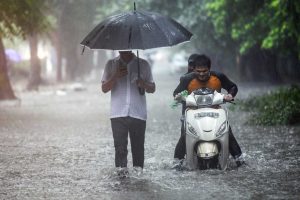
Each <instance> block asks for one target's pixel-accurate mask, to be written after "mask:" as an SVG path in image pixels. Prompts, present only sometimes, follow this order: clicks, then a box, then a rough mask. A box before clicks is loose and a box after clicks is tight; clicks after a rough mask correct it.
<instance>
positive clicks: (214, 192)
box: [0, 76, 300, 200]
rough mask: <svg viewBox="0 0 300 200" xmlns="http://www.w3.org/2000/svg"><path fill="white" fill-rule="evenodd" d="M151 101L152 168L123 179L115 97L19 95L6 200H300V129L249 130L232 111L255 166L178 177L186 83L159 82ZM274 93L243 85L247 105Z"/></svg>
mask: <svg viewBox="0 0 300 200" xmlns="http://www.w3.org/2000/svg"><path fill="white" fill-rule="evenodd" d="M155 79H156V82H157V92H156V93H155V94H150V95H147V103H148V121H147V130H146V141H145V168H144V171H143V173H142V174H139V173H136V172H135V171H134V170H133V169H132V168H131V167H130V166H132V159H131V153H130V152H131V151H130V145H129V146H128V148H129V154H128V160H129V163H128V166H129V173H130V175H129V177H127V178H124V179H120V178H119V177H118V176H116V172H115V169H114V148H113V138H112V133H111V128H110V121H109V119H108V115H109V98H110V95H109V94H103V93H101V92H100V86H99V85H96V84H87V85H86V87H87V90H84V91H80V92H75V91H74V90H71V89H68V88H67V89H66V90H60V91H57V90H56V89H57V88H55V89H54V88H46V89H44V90H41V91H40V92H39V93H34V92H32V93H19V94H17V95H18V96H19V97H21V99H22V102H21V104H20V105H11V104H9V105H3V104H2V105H0V138H1V139H0V199H109V200H110V199H128V200H129V199H130V200H131V199H146V200H150V199H170V200H171V199H172V200H173V199H212V198H213V199H299V196H300V167H299V165H300V127H299V126H290V127H288V126H276V127H264V126H248V125H247V126H246V125H243V123H244V122H245V121H246V120H247V115H248V114H247V113H241V112H239V111H235V112H230V122H231V124H232V129H233V132H234V134H235V137H236V138H237V140H238V142H239V143H240V146H241V148H242V150H243V153H244V156H245V159H246V162H247V166H243V167H241V168H236V167H235V165H234V163H233V161H232V160H231V161H230V166H229V169H227V170H226V171H219V170H207V171H175V170H172V169H171V166H172V161H173V152H174V148H175V145H176V143H177V140H178V138H179V135H180V121H179V118H180V112H181V109H180V107H179V108H178V109H171V108H170V106H169V105H170V104H171V102H172V92H173V89H174V88H175V87H176V85H177V83H178V77H174V76H155ZM263 89H265V90H267V89H268V88H262V87H257V86H256V87H246V86H243V85H242V86H240V92H239V94H238V96H237V98H244V97H246V96H247V95H249V94H250V93H251V94H252V93H255V92H257V91H261V90H263Z"/></svg>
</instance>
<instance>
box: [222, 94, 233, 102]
mask: <svg viewBox="0 0 300 200" xmlns="http://www.w3.org/2000/svg"><path fill="white" fill-rule="evenodd" d="M224 100H225V101H227V102H229V101H232V100H233V96H232V95H231V94H226V95H224Z"/></svg>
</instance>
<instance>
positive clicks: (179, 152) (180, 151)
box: [174, 121, 242, 160]
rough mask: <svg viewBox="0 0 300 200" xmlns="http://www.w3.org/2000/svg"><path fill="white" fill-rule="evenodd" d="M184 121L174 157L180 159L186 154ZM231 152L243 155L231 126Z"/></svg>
mask: <svg viewBox="0 0 300 200" xmlns="http://www.w3.org/2000/svg"><path fill="white" fill-rule="evenodd" d="M183 123H184V122H183V121H182V122H181V136H180V138H179V140H178V142H177V145H176V147H175V152H174V158H178V159H180V160H181V159H184V156H185V154H186V144H185V131H184V124H183ZM229 153H230V154H231V155H232V156H233V157H234V158H236V157H239V156H240V155H242V151H241V148H240V145H239V144H238V142H237V141H236V139H235V137H234V135H233V133H232V130H231V127H230V126H229Z"/></svg>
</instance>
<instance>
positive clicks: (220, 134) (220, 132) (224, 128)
mask: <svg viewBox="0 0 300 200" xmlns="http://www.w3.org/2000/svg"><path fill="white" fill-rule="evenodd" d="M225 130H226V122H224V123H223V124H222V125H221V126H220V128H219V130H218V131H217V133H216V137H220V136H222V135H224V133H225Z"/></svg>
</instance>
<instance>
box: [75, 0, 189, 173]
mask: <svg viewBox="0 0 300 200" xmlns="http://www.w3.org/2000/svg"><path fill="white" fill-rule="evenodd" d="M192 35H193V34H192V33H191V32H189V31H188V30H187V29H185V28H184V27H183V26H182V25H181V24H179V23H178V22H176V21H175V20H173V19H172V18H170V17H166V16H163V15H161V14H159V13H155V12H149V11H138V10H136V6H135V3H134V10H133V11H129V12H124V13H123V12H122V13H119V14H116V15H112V16H110V17H107V18H106V19H104V20H103V21H102V22H100V23H99V24H98V25H97V26H96V27H95V28H94V29H93V30H92V31H91V32H90V33H89V34H88V35H87V36H86V37H85V38H84V39H83V41H82V42H81V43H80V44H81V45H83V46H84V47H86V46H87V47H89V48H90V49H107V50H122V51H119V53H120V56H119V57H117V58H114V59H112V60H110V61H108V62H107V64H106V67H105V70H104V74H103V77H102V91H103V92H108V91H111V116H110V118H111V126H112V131H113V137H114V145H115V153H116V154H115V156H116V157H115V164H116V167H121V168H125V167H126V166H127V142H128V139H127V137H128V132H129V137H130V141H131V147H132V156H133V166H137V167H141V168H143V166H144V139H145V128H146V119H147V112H146V110H147V109H146V97H145V95H144V92H145V91H146V92H148V93H153V92H155V83H154V82H153V79H152V73H151V68H150V66H149V64H148V62H147V61H145V60H143V59H140V58H139V55H138V50H139V49H141V50H145V49H151V48H158V47H167V46H173V45H177V44H179V43H182V42H185V41H189V40H190V38H191V37H192ZM131 49H135V50H137V56H135V55H134V54H133V53H132V52H131V51H129V50H131ZM83 51H84V48H83V50H82V52H83Z"/></svg>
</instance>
